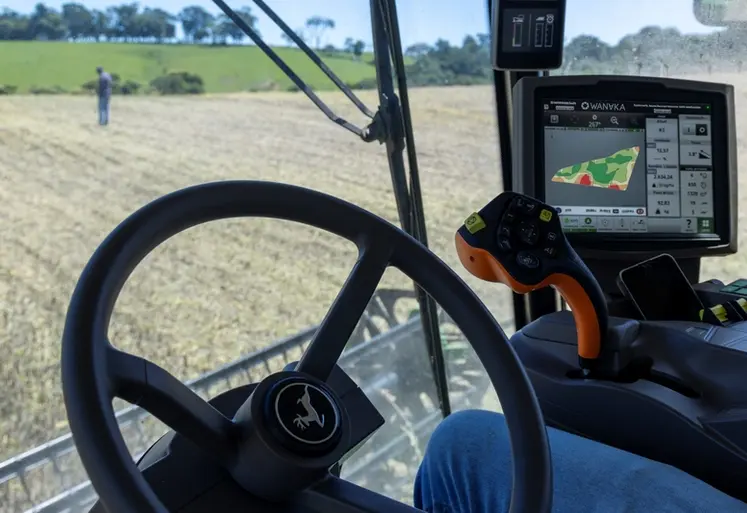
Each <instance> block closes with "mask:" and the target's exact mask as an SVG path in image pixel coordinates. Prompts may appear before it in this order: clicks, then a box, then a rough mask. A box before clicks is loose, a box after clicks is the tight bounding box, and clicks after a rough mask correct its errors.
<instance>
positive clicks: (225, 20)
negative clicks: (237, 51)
mask: <svg viewBox="0 0 747 513" xmlns="http://www.w3.org/2000/svg"><path fill="white" fill-rule="evenodd" d="M236 14H238V15H239V17H240V18H241V19H242V20H243V21H244V22H245V23H246V24H247V25H249V28H251V29H252V30H253V31H254V32H256V33H257V34H258V35H260V32H259V30H258V29H257V17H256V16H254V14H253V13H252V9H251V7H242V8H241V9H239V10H238V11H236ZM213 30H214V32H215V33H216V34H217V36H218V39H219V40H220V41H221V42H223V43H225V42H226V39H228V38H231V39H232V40H233V41H234V42H236V43H240V42H241V41H243V40H244V38H245V37H246V34H245V33H244V31H243V30H241V29H240V28H239V26H238V25H237V24H236V23H234V22H233V20H232V19H231V18H229V17H228V16H226V15H221V16H219V17H218V19H217V20H216V23H215V28H214V29H213Z"/></svg>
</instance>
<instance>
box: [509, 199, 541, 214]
mask: <svg viewBox="0 0 747 513" xmlns="http://www.w3.org/2000/svg"><path fill="white" fill-rule="evenodd" d="M513 206H515V209H516V210H518V211H519V212H521V213H522V214H532V213H534V211H535V210H536V209H537V203H535V202H534V201H531V200H528V199H526V198H516V199H515V200H514V204H513Z"/></svg>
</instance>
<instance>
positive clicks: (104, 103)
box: [96, 66, 112, 125]
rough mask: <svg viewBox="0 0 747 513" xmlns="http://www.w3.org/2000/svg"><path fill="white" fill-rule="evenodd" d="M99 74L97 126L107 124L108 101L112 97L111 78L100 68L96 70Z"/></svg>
mask: <svg viewBox="0 0 747 513" xmlns="http://www.w3.org/2000/svg"><path fill="white" fill-rule="evenodd" d="M96 72H97V73H98V74H99V87H98V89H97V93H98V96H99V125H108V124H109V101H110V100H111V97H112V76H111V75H110V74H109V73H107V72H106V71H104V68H102V67H101V66H99V67H97V68H96Z"/></svg>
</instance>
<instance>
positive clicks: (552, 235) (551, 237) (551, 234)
mask: <svg viewBox="0 0 747 513" xmlns="http://www.w3.org/2000/svg"><path fill="white" fill-rule="evenodd" d="M556 240H558V234H557V233H555V232H548V233H547V242H549V243H550V244H552V243H554V242H555V241H556Z"/></svg>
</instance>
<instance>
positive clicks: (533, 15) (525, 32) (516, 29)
mask: <svg viewBox="0 0 747 513" xmlns="http://www.w3.org/2000/svg"><path fill="white" fill-rule="evenodd" d="M558 14H559V11H558V9H530V8H524V9H506V10H505V12H504V18H503V24H504V28H503V37H502V43H503V45H502V50H503V51H504V52H531V53H536V52H553V51H557V50H558V48H561V47H562V44H563V41H562V39H561V32H560V27H559V23H560V21H559V17H558Z"/></svg>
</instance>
